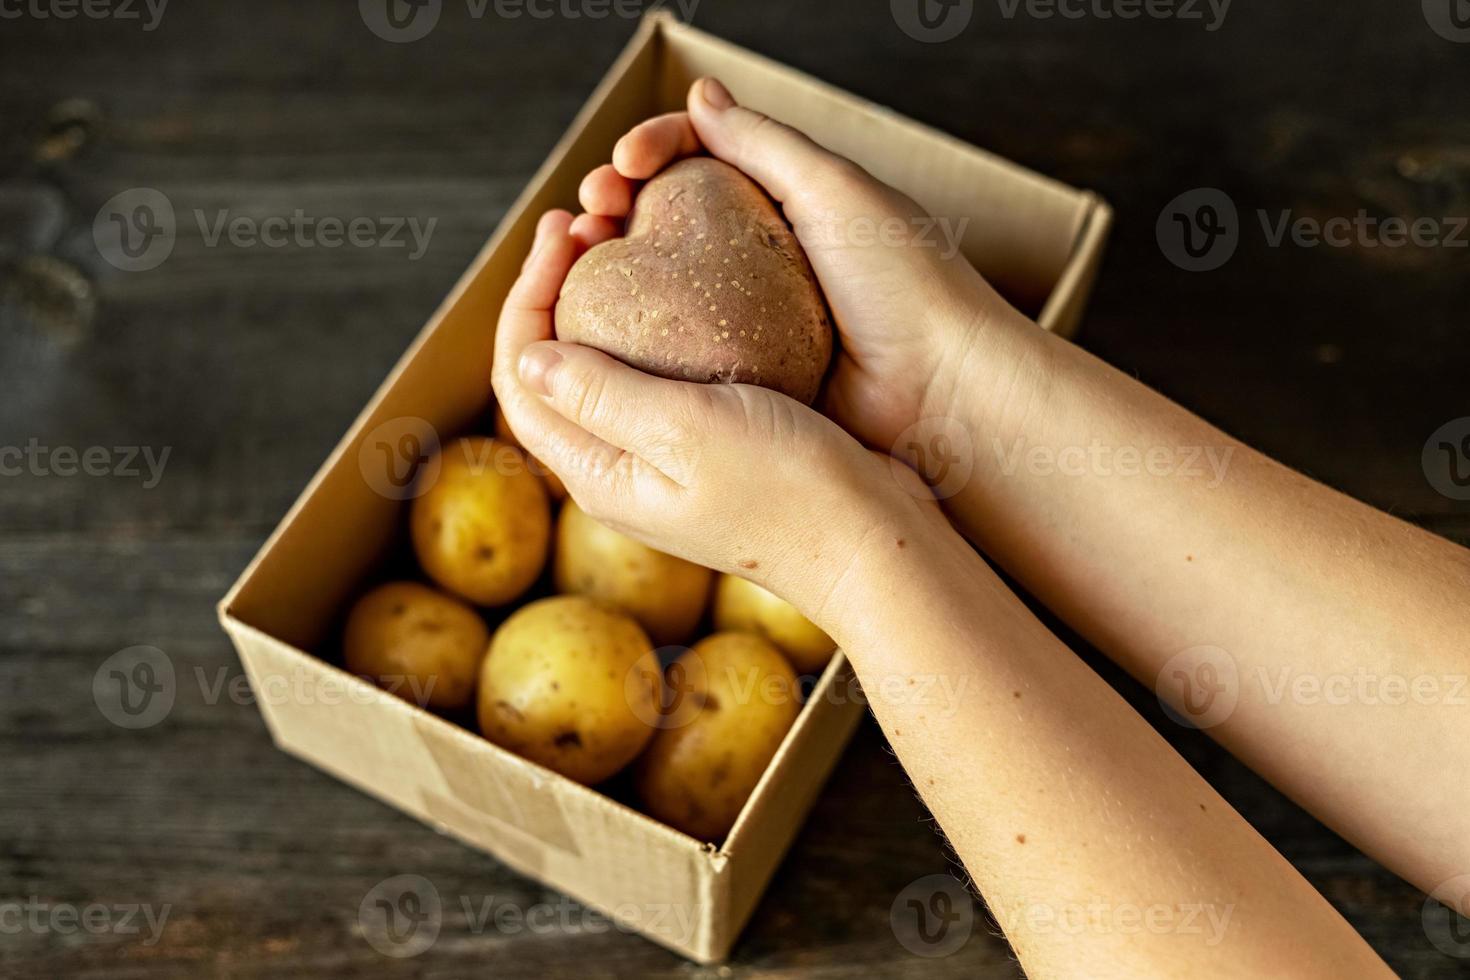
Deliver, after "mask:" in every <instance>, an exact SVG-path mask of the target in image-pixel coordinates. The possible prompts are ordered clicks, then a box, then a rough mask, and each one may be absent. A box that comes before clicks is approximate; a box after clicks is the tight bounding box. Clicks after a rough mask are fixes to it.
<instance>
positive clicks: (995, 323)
mask: <svg viewBox="0 0 1470 980" xmlns="http://www.w3.org/2000/svg"><path fill="white" fill-rule="evenodd" d="M701 151H708V152H709V153H710V154H712V155H713V156H715V157H718V158H719V159H721V160H724V161H725V162H726V163H729V164H731V165H733V166H735V167H737V168H738V169H740V170H742V171H743V172H744V173H745V174H746V175H747V176H749V177H751V178H752V179H753V180H755V181H756V182H757V183H759V184H760V185H761V186H762V187H764V188H765V190H766V192H767V193H768V194H770V195H771V196H772V197H773V198H774V199H775V200H776V201H777V202H778V203H779V204H780V205H781V207H782V210H783V212H784V214H785V216H786V219H787V221H789V222H790V223H791V225H792V227H793V229H794V230H795V232H796V236H797V239H798V240H799V241H800V242H801V244H802V247H803V248H804V249H805V251H806V253H807V256H808V257H809V258H810V260H811V263H812V268H813V270H814V271H815V272H816V275H817V279H818V281H819V283H820V285H821V287H822V290H823V292H824V293H825V294H826V297H827V302H828V305H829V306H830V307H831V309H832V314H833V319H834V320H835V322H836V325H837V328H838V331H839V334H840V341H841V343H840V349H839V352H838V355H837V360H836V364H835V366H834V368H833V370H832V374H831V377H830V380H829V383H828V385H827V390H826V396H825V399H824V401H823V402H822V404H821V407H822V409H823V410H824V411H825V412H826V413H827V414H828V415H830V416H831V417H832V418H833V419H835V420H836V421H837V422H839V423H840V424H841V425H842V426H843V427H844V428H846V429H847V430H848V431H850V432H852V433H853V434H854V435H856V436H857V437H858V438H859V439H861V440H862V441H863V442H865V443H867V444H868V445H869V446H872V447H873V448H875V449H879V450H882V451H893V450H894V449H895V447H896V444H897V441H898V439H899V437H900V436H901V435H903V433H904V432H905V430H907V429H908V428H909V427H910V426H912V425H914V424H915V423H917V422H918V421H919V420H920V419H921V418H923V417H925V416H931V415H945V414H948V412H949V402H950V400H951V398H952V396H953V390H954V388H955V386H956V385H959V384H962V383H964V382H963V380H962V379H963V378H965V377H966V376H968V377H969V378H970V379H971V380H976V379H977V377H978V372H976V371H975V370H974V366H973V365H967V364H966V363H965V362H966V360H967V358H970V357H972V356H973V355H974V352H975V350H976V349H977V347H978V346H980V345H979V344H978V343H977V339H978V338H979V336H980V335H981V334H982V333H983V332H984V331H985V330H986V329H987V328H995V329H1002V328H1005V327H1018V326H1020V325H1022V324H1024V323H1025V318H1024V317H1023V316H1022V314H1020V313H1019V312H1017V311H1016V310H1015V309H1014V308H1012V307H1011V306H1010V305H1009V304H1008V303H1006V302H1005V300H1004V299H1002V298H1001V297H1000V295H999V294H998V293H996V292H995V291H994V290H993V289H992V288H991V287H990V286H989V284H988V283H986V282H985V281H984V279H982V278H981V276H980V275H979V273H977V272H976V271H975V270H974V268H973V267H972V266H971V265H970V264H969V263H968V262H967V261H966V260H965V258H964V257H963V256H962V255H960V254H958V249H957V243H956V242H954V241H952V240H951V239H953V237H954V235H953V232H954V228H953V226H952V225H950V226H947V227H946V228H945V231H946V233H947V234H949V239H946V237H945V236H944V235H940V234H937V233H936V231H935V229H936V227H937V226H936V225H935V224H934V223H931V222H930V221H929V220H928V219H927V218H926V217H925V215H924V212H923V209H922V208H920V207H919V206H918V205H917V204H916V203H914V201H912V200H910V199H909V198H908V197H906V196H905V195H903V194H902V193H900V192H899V191H897V190H895V189H894V188H892V187H890V186H888V185H887V184H884V183H882V182H881V181H879V180H877V179H876V178H874V177H873V176H872V175H870V174H869V173H867V172H866V171H865V170H863V169H862V168H861V167H859V166H858V165H857V164H855V163H853V162H852V161H850V160H848V159H846V158H845V157H841V156H838V155H837V154H835V153H832V152H830V151H828V150H826V149H824V148H823V147H821V146H819V145H818V144H817V143H815V142H813V141H812V140H811V139H809V138H808V137H807V136H805V135H804V134H802V133H800V132H798V131H797V130H795V129H792V128H791V127H789V126H785V125H783V124H781V123H779V122H776V121H775V120H772V119H770V118H769V117H767V116H764V115H761V114H760V113H758V112H754V111H752V110H750V109H747V108H744V107H742V106H739V105H736V104H735V101H734V99H733V98H732V97H731V95H730V93H729V92H728V90H726V89H725V87H724V86H723V85H722V84H720V83H719V82H718V81H716V80H714V79H712V78H705V79H700V80H699V81H697V82H695V83H694V85H693V86H691V87H690V90H689V95H688V103H687V111H685V112H674V113H669V114H667V115H663V116H658V117H656V118H654V119H650V120H648V121H647V122H644V123H642V124H640V125H638V126H636V127H634V128H633V129H632V130H631V131H629V132H628V133H627V134H626V135H624V136H623V138H622V139H621V140H619V141H618V143H617V146H616V147H615V148H614V151H613V161H612V163H611V164H607V165H604V166H602V167H599V168H597V169H596V170H593V171H592V172H591V173H589V174H588V175H587V176H586V178H585V179H584V180H583V181H582V185H581V189H580V193H579V197H580V200H581V203H582V206H583V208H585V209H586V211H587V213H586V214H584V215H582V216H580V217H579V218H577V219H576V222H575V224H574V226H573V231H574V234H576V235H578V236H579V237H581V238H583V239H585V240H598V239H600V238H602V237H607V236H610V235H613V234H617V233H618V230H619V229H620V227H621V224H622V221H623V219H625V218H626V217H627V215H628V213H629V211H630V210H631V208H632V205H633V201H634V198H635V196H636V194H637V190H638V187H639V184H640V182H641V181H643V180H646V179H648V178H650V177H652V176H653V175H654V174H656V173H658V172H659V171H660V170H662V169H664V167H666V166H668V165H669V163H671V162H672V161H673V160H675V159H677V158H679V157H682V156H688V155H691V154H694V153H698V152H701Z"/></svg>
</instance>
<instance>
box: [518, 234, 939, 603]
mask: <svg viewBox="0 0 1470 980" xmlns="http://www.w3.org/2000/svg"><path fill="white" fill-rule="evenodd" d="M583 217H584V218H585V216H583ZM589 225H590V226H591V227H589ZM609 234H611V230H610V229H608V228H605V227H603V228H598V227H597V226H596V225H595V223H593V222H589V221H586V220H583V219H577V220H576V221H574V220H573V218H572V216H571V215H570V214H568V213H567V212H565V211H552V212H548V213H547V214H546V215H544V216H543V217H542V219H541V221H540V223H539V224H538V226H537V232H536V241H535V244H534V246H533V248H532V251H531V255H530V257H529V258H528V259H527V260H526V263H525V265H524V267H523V269H522V272H521V276H520V278H519V279H518V280H517V282H516V284H515V286H514V287H513V288H512V289H511V291H510V293H509V295H508V296H507V298H506V302H505V305H504V307H503V309H502V312H501V317H500V324H499V327H498V328H497V334H496V339H495V364H494V371H493V383H494V387H495V394H496V397H497V398H498V399H499V401H500V406H501V409H502V410H503V411H504V413H505V416H506V418H507V420H508V421H509V422H510V426H511V429H512V430H513V431H514V432H515V434H516V436H517V438H518V439H519V440H520V441H521V443H522V444H523V445H524V446H525V448H526V450H527V451H528V452H530V453H531V454H533V455H534V456H536V457H537V458H538V459H540V460H541V461H542V462H544V463H545V464H546V465H548V466H550V467H551V469H552V470H554V471H555V472H556V474H557V476H559V477H560V478H561V479H562V481H563V482H564V483H565V484H566V486H567V489H568V491H569V492H570V493H571V495H572V497H573V498H574V499H575V500H576V501H577V504H578V506H580V507H581V508H582V509H583V510H585V511H586V512H587V513H588V514H590V515H591V516H593V517H594V518H596V519H597V520H599V521H602V522H603V523H605V524H607V525H609V526H611V527H613V528H615V529H617V530H619V531H622V532H623V533H625V534H628V535H630V536H632V537H634V538H637V539H639V540H641V541H643V542H645V543H646V544H649V545H651V546H652V547H655V548H658V549H659V550H661V551H666V552H669V553H671V554H674V555H678V556H679V557H681V558H685V559H687V560H689V561H693V562H696V563H698V564H701V565H705V566H708V567H710V568H714V569H716V570H717V571H724V572H733V573H735V574H738V575H741V576H743V577H745V578H748V579H751V580H752V581H755V582H757V583H759V584H761V585H763V586H765V587H766V588H768V589H770V590H771V591H773V592H776V593H777V594H779V595H781V596H782V597H784V598H786V599H787V600H788V601H789V602H791V603H793V604H794V605H796V606H797V608H798V609H801V610H802V612H803V613H805V614H806V615H807V616H808V617H809V618H811V619H813V621H815V622H817V623H818V625H821V624H822V621H823V619H824V614H823V607H824V606H825V605H826V602H827V599H828V598H829V597H830V596H831V594H832V592H833V590H834V589H835V588H836V587H837V585H838V583H839V582H840V581H841V580H842V578H843V577H844V574H845V573H846V572H847V571H848V569H849V568H850V567H851V566H852V564H853V563H854V561H856V560H858V558H859V557H860V556H861V555H862V554H864V553H865V550H871V548H873V547H879V548H882V547H894V546H895V544H894V543H895V542H901V540H902V539H903V538H904V536H905V534H913V533H917V530H918V529H920V527H921V526H922V527H929V526H932V525H933V523H934V522H939V523H941V524H942V522H943V518H942V517H941V516H939V515H938V512H937V509H936V508H935V506H934V503H933V501H932V498H930V497H929V495H928V491H927V490H926V489H925V488H924V487H923V486H922V484H920V483H919V482H918V480H917V478H916V477H914V475H913V474H912V473H910V472H909V471H908V470H906V469H904V468H903V467H901V466H899V467H894V466H891V465H890V463H889V461H888V460H886V459H885V458H883V457H881V456H879V455H877V454H874V453H871V452H869V451H868V450H866V449H864V448H863V447H862V446H861V445H859V444H858V442H857V441H856V440H855V439H853V438H852V436H850V435H848V434H847V433H846V432H844V431H843V430H842V429H841V428H839V427H838V426H837V425H836V424H835V423H834V422H832V421H831V420H829V419H827V418H825V417H823V416H822V415H821V414H819V413H818V412H816V411H815V410H813V409H811V408H808V407H807V406H805V405H802V404H800V403H799V402H797V401H794V400H793V399H791V398H788V397H786V396H785V395H782V394H779V393H777V392H774V391H771V390H769V389H766V388H758V387H754V386H751V385H725V384H708V385H705V384H692V383H688V382H681V381H669V380H665V379H663V378H656V377H653V376H652V375H648V374H644V373H643V372H641V371H638V370H636V369H634V368H631V367H628V366H627V365H625V364H622V363H621V362H619V361H617V360H615V359H613V358H611V357H608V356H607V355H605V354H602V353H600V352H599V351H596V350H593V349H592V348H589V347H583V346H581V345H578V344H571V343H564V342H559V341H556V340H554V339H553V337H554V329H553V310H554V307H555V305H556V299H557V294H558V292H559V291H560V289H561V285H562V282H563V280H564V279H565V278H566V275H567V272H568V270H569V269H570V268H571V265H572V263H573V262H574V261H575V259H576V258H577V256H578V255H579V254H580V253H581V252H582V251H584V250H585V249H586V248H587V247H589V246H590V245H592V244H595V243H596V242H597V241H598V240H601V239H602V238H605V237H606V236H607V235H609ZM910 529H913V530H910ZM897 546H898V547H902V544H899V545H897Z"/></svg>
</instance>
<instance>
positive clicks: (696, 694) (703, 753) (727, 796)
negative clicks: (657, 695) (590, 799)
mask: <svg viewBox="0 0 1470 980" xmlns="http://www.w3.org/2000/svg"><path fill="white" fill-rule="evenodd" d="M797 683H798V682H797V679H796V675H795V674H794V673H793V672H792V670H791V665H790V664H788V663H787V662H786V658H785V657H783V656H782V655H781V653H780V652H779V651H778V650H777V649H776V648H775V647H774V646H772V645H771V644H769V643H767V642H766V641H765V640H763V639H761V638H760V637H758V636H755V635H753V634H750V633H716V634H714V635H713V636H708V637H705V638H704V639H703V640H700V641H699V642H698V643H696V644H695V645H694V646H693V648H692V649H690V651H689V652H688V653H686V654H684V655H683V656H682V657H680V658H679V659H678V660H676V661H674V663H672V664H670V665H669V680H668V684H669V687H670V695H669V701H670V704H669V710H668V712H667V714H666V715H665V727H663V728H662V729H661V730H660V731H659V733H658V734H657V735H655V736H654V738H653V742H652V743H651V744H650V745H649V746H648V750H647V751H646V752H644V753H643V755H642V756H641V757H640V758H639V759H638V765H637V767H636V769H635V770H634V785H635V786H636V788H637V791H638V796H639V798H640V799H641V800H642V801H643V805H644V807H645V808H646V809H647V810H648V812H649V813H650V814H652V815H653V816H655V817H657V818H658V819H660V820H662V821H664V822H665V823H667V824H669V825H670V826H672V827H675V828H677V829H679V830H682V831H684V832H685V833H686V834H689V835H690V836H691V837H697V838H699V839H700V840H702V841H709V842H716V843H717V842H719V841H721V840H723V839H724V837H725V835H726V834H727V833H728V832H729V830H730V828H731V826H733V825H734V823H735V818H736V817H737V816H739V815H740V809H741V807H743V806H744V805H745V801H746V799H747V798H748V797H749V796H750V793H751V791H752V790H753V789H755V784H756V783H758V782H759V781H760V778H761V775H762V774H763V773H764V772H765V771H766V766H767V765H769V764H770V761H771V758H772V756H774V755H775V754H776V749H778V748H779V747H780V745H781V740H782V739H783V738H785V737H786V732H787V731H788V730H789V729H790V728H791V725H792V723H793V722H795V721H796V716H797V715H798V714H799V713H800V712H801V699H800V691H799V688H798V687H797Z"/></svg>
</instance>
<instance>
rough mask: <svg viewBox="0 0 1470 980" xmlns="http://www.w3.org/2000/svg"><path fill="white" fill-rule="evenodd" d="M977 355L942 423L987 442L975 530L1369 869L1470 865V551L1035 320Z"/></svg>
mask: <svg viewBox="0 0 1470 980" xmlns="http://www.w3.org/2000/svg"><path fill="white" fill-rule="evenodd" d="M966 350H967V353H966V355H965V356H963V357H961V358H957V359H955V360H953V361H951V364H952V365H953V374H952V375H951V377H950V378H949V379H947V380H941V381H940V382H938V383H936V385H935V386H934V387H933V388H931V393H930V394H931V399H932V403H931V405H930V407H929V411H930V412H931V413H935V414H938V413H943V414H944V415H946V416H947V417H948V418H951V419H953V420H956V421H958V422H959V423H960V424H961V425H962V426H963V427H964V429H965V430H966V431H967V432H968V433H970V434H971V436H972V440H973V441H972V445H971V447H970V448H971V451H972V454H973V460H974V471H973V473H972V475H971V478H970V479H969V481H968V482H967V483H966V484H965V485H964V486H963V487H962V488H961V489H960V490H959V492H958V493H956V494H955V495H954V496H953V497H952V498H950V499H949V500H948V501H947V504H948V509H949V511H950V515H951V517H952V519H954V520H955V521H956V523H957V524H958V525H959V526H960V527H961V528H963V529H964V531H965V533H966V534H967V535H968V536H969V537H970V538H971V539H972V540H974V541H975V542H976V543H977V544H979V545H980V546H981V547H983V548H984V549H985V550H986V552H987V553H989V554H990V555H991V556H993V557H994V558H995V559H996V560H997V561H999V562H1000V563H1001V564H1002V565H1003V566H1004V567H1005V568H1006V569H1007V570H1009V571H1010V572H1011V573H1012V574H1013V575H1015V576H1016V577H1017V579H1018V580H1019V581H1021V582H1022V583H1024V585H1025V586H1026V587H1027V588H1028V589H1029V590H1030V591H1032V592H1033V594H1035V595H1036V596H1038V597H1039V598H1040V599H1041V600H1042V601H1043V602H1045V603H1046V604H1047V605H1048V606H1050V607H1051V608H1053V609H1055V610H1056V611H1057V612H1058V613H1059V614H1060V615H1061V616H1063V617H1064V618H1065V619H1066V620H1067V621H1068V622H1069V623H1071V624H1072V625H1073V626H1074V627H1075V628H1077V629H1078V630H1079V631H1080V632H1081V633H1082V634H1083V635H1085V636H1087V637H1088V638H1089V639H1090V640H1091V641H1092V642H1093V643H1095V644H1096V645H1097V646H1098V647H1099V648H1101V649H1102V650H1103V651H1105V652H1106V653H1108V654H1109V655H1110V656H1112V657H1113V658H1114V659H1115V660H1117V661H1118V662H1119V663H1120V664H1122V665H1123V666H1124V667H1125V668H1126V669H1128V670H1129V671H1130V672H1131V673H1132V674H1133V675H1134V676H1135V677H1137V678H1138V679H1139V680H1141V681H1143V682H1144V683H1147V684H1150V685H1156V689H1157V690H1158V691H1159V693H1160V695H1161V696H1163V697H1165V698H1167V699H1169V700H1170V702H1171V703H1172V704H1173V705H1174V706H1175V707H1176V709H1177V710H1178V711H1179V712H1180V713H1181V714H1182V715H1184V716H1185V717H1187V718H1190V719H1191V720H1192V721H1193V722H1194V723H1195V724H1197V725H1198V726H1199V727H1202V728H1208V729H1209V731H1210V734H1212V735H1214V736H1215V737H1216V738H1217V739H1219V740H1220V741H1221V742H1222V743H1223V744H1224V745H1225V746H1226V747H1228V748H1229V749H1230V750H1231V751H1232V752H1233V753H1234V754H1235V755H1237V756H1238V757H1239V758H1241V759H1242V760H1243V761H1244V762H1245V763H1246V764H1247V765H1249V766H1250V767H1251V768H1253V769H1255V770H1256V771H1257V772H1259V773H1261V774H1262V775H1263V776H1265V777H1266V778H1267V779H1269V780H1270V781H1271V782H1272V783H1274V784H1275V785H1276V786H1278V787H1279V788H1281V789H1282V790H1283V791H1285V792H1286V793H1287V794H1289V795H1290V796H1292V797H1293V798H1294V799H1296V800H1297V801H1298V802H1299V803H1301V804H1302V805H1303V806H1305V807H1306V808H1307V809H1309V810H1311V811H1312V812H1313V813H1314V814H1316V815H1317V816H1318V817H1320V818H1321V819H1322V820H1324V821H1325V822H1326V823H1328V824H1329V825H1330V826H1332V827H1333V828H1334V829H1336V830H1337V831H1338V832H1340V833H1342V834H1343V835H1344V836H1345V837H1347V838H1348V839H1349V840H1351V841H1352V842H1353V843H1355V844H1357V845H1358V846H1359V847H1361V848H1363V849H1364V850H1365V851H1367V852H1368V853H1369V854H1372V855H1373V856H1374V857H1376V858H1378V859H1379V860H1380V861H1382V862H1383V863H1384V864H1386V865H1387V866H1389V867H1391V868H1393V869H1394V870H1396V871H1398V872H1399V873H1400V874H1402V875H1403V876H1404V877H1406V878H1408V879H1409V880H1410V881H1412V882H1414V883H1415V884H1417V885H1418V886H1419V887H1421V888H1422V889H1424V890H1425V891H1431V890H1433V889H1434V888H1435V887H1436V886H1437V885H1439V884H1441V883H1442V882H1444V881H1446V880H1447V879H1449V878H1451V877H1454V876H1456V875H1461V874H1465V873H1466V872H1467V871H1470V779H1465V778H1463V774H1464V773H1467V772H1470V688H1467V683H1466V679H1467V676H1470V552H1467V551H1466V549H1464V548H1461V547H1458V546H1457V545H1455V544H1453V543H1451V542H1449V541H1446V540H1444V539H1442V538H1438V537H1436V536H1434V535H1432V534H1429V533H1427V532H1425V531H1423V530H1421V529H1419V528H1416V527H1414V526H1412V525H1409V524H1407V523H1405V522H1403V521H1400V520H1397V519H1395V518H1392V517H1390V516H1388V515H1386V514H1383V513H1381V512H1379V511H1376V510H1374V509H1373V508H1371V507H1368V506H1366V505H1364V504H1362V503H1359V502H1357V501H1355V500H1352V499H1350V498H1348V497H1346V496H1344V495H1342V494H1340V493H1337V492H1336V491H1333V490H1330V489H1328V488H1327V487H1324V486H1322V485H1320V484H1317V483H1315V482H1313V481H1311V480H1309V479H1307V478H1306V477H1304V476H1302V475H1300V474H1298V473H1295V472H1293V471H1292V470H1290V469H1288V468H1286V467H1284V466H1281V465H1280V464H1278V463H1275V462H1273V461H1272V460H1270V459H1268V458H1266V457H1264V456H1262V455H1261V454H1259V453H1257V452H1255V451H1253V450H1251V449H1250V448H1249V447H1247V446H1244V445H1242V444H1241V443H1240V442H1239V441H1237V440H1235V439H1233V438H1231V437H1229V436H1227V435H1225V434H1224V433H1222V432H1220V431H1219V430H1217V429H1215V428H1213V427H1212V426H1210V425H1208V424H1206V423H1205V422H1203V421H1201V420H1200V419H1199V418H1197V417H1196V416H1194V415H1192V414H1190V413H1189V412H1187V411H1185V410H1184V409H1182V408H1180V407H1179V406H1177V405H1175V404H1174V403H1172V402H1170V401H1169V400H1168V399H1166V398H1164V397H1163V396H1161V395H1159V394H1157V393H1156V392H1153V391H1151V390H1149V389H1148V388H1146V387H1144V386H1143V385H1141V384H1139V383H1137V382H1135V381H1134V380H1133V379H1131V378H1129V377H1127V376H1125V375H1124V374H1122V373H1121V372H1119V371H1117V370H1115V369H1113V368H1111V367H1109V366H1107V365H1105V364H1103V363H1102V362H1101V361H1099V360H1098V359H1096V358H1094V357H1093V356H1091V355H1090V354H1088V353H1086V352H1085V351H1083V350H1081V349H1080V348H1077V347H1075V346H1074V345H1072V344H1070V343H1068V342H1066V341H1064V340H1061V339H1059V338H1056V337H1053V336H1050V335H1048V334H1045V333H1043V332H1041V331H1038V330H1036V329H1035V328H1034V327H1033V326H1032V325H1030V324H1029V323H1025V322H1024V321H1020V319H1019V317H1012V318H1007V319H1003V320H1001V321H999V322H992V323H990V324H988V325H987V327H986V328H985V329H984V330H982V331H977V332H976V333H975V335H974V337H973V338H972V339H971V340H970V342H969V345H968V347H967V348H966ZM941 406H942V407H941ZM1447 774H1455V775H1453V776H1449V775H1447ZM1461 911H1470V910H1466V909H1462V910H1461Z"/></svg>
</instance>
